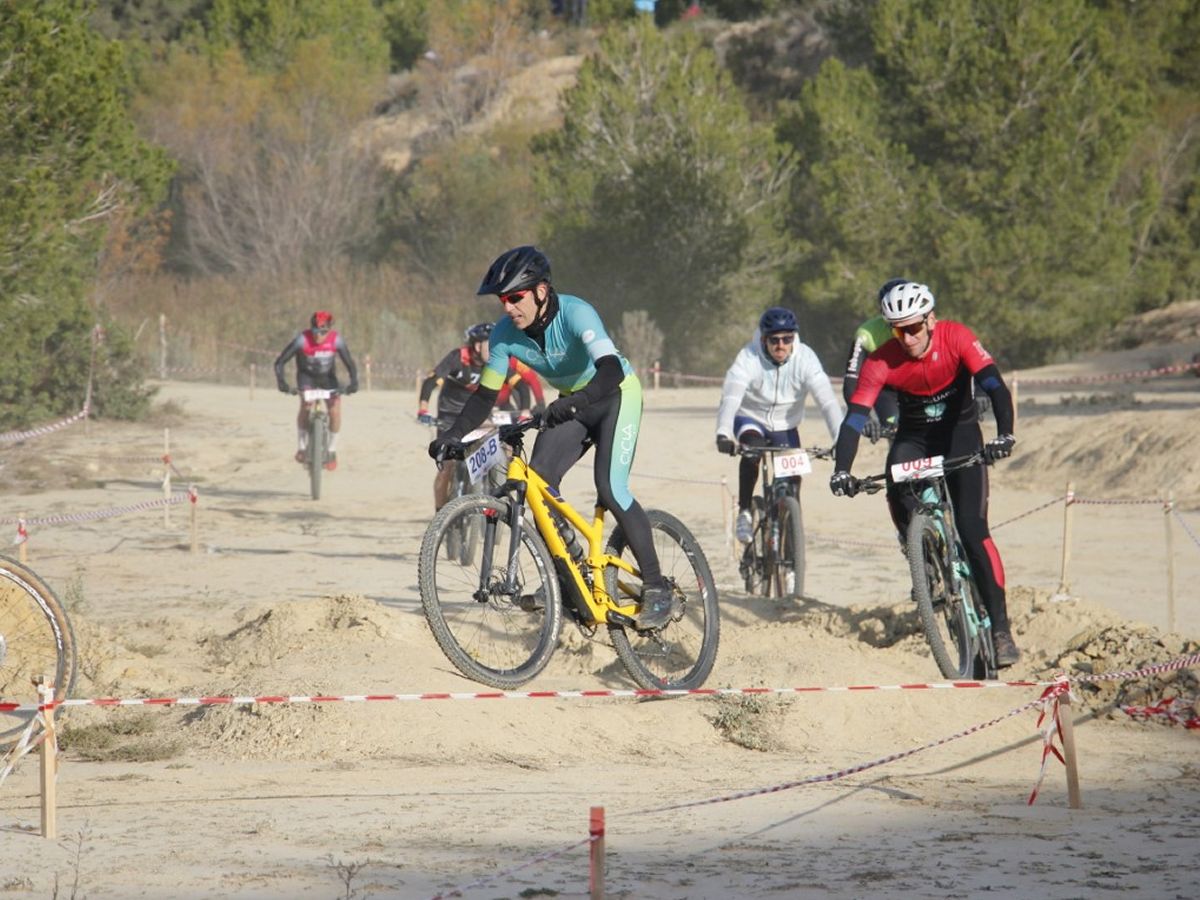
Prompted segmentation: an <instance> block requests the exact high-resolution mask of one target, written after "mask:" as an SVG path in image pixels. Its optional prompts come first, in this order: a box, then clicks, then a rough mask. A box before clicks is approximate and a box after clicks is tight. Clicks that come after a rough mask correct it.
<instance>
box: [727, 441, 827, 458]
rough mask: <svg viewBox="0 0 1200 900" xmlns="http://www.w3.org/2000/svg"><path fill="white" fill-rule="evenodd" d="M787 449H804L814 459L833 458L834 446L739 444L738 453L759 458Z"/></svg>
mask: <svg viewBox="0 0 1200 900" xmlns="http://www.w3.org/2000/svg"><path fill="white" fill-rule="evenodd" d="M785 450H803V451H804V452H805V453H807V454H808V455H809V456H811V457H813V458H814V459H833V447H785V446H783V445H782V444H762V445H759V446H747V445H745V444H738V446H737V451H736V455H737V456H749V457H752V458H754V459H758V458H760V457H761V456H763V455H764V454H767V453H779V452H781V451H785Z"/></svg>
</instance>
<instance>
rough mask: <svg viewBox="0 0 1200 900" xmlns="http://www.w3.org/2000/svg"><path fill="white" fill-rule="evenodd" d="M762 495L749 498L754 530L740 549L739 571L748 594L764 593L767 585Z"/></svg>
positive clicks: (765, 528)
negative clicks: (748, 541)
mask: <svg viewBox="0 0 1200 900" xmlns="http://www.w3.org/2000/svg"><path fill="white" fill-rule="evenodd" d="M764 509H765V505H764V504H763V499H762V497H754V498H752V499H751V500H750V518H751V522H753V526H754V531H753V536H752V537H751V538H750V543H748V544H747V545H746V549H745V550H743V551H742V562H741V565H740V567H739V568H740V571H741V573H742V579H743V581H744V582H745V585H746V593H748V594H765V593H767V591H768V587H767V523H766V522H764V521H763V520H764V518H765V517H764V515H763V510H764Z"/></svg>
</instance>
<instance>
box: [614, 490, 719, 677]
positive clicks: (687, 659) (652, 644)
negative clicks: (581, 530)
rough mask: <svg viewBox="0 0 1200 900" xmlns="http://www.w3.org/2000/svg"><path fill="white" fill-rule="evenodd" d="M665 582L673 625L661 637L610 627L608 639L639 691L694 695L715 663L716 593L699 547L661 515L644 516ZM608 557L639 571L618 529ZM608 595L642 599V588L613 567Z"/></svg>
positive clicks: (675, 521) (658, 633)
mask: <svg viewBox="0 0 1200 900" xmlns="http://www.w3.org/2000/svg"><path fill="white" fill-rule="evenodd" d="M646 516H647V518H649V520H650V529H651V531H652V532H653V534H654V545H655V549H656V550H657V551H658V559H659V563H660V564H661V565H662V573H663V576H664V577H665V578H666V579H667V581H668V582H669V583H670V584H671V587H672V589H673V590H674V593H675V607H676V608H675V612H674V615H673V618H672V621H671V622H669V623H668V624H667V625H665V626H663V627H662V628H661V629H658V630H657V631H654V632H651V633H649V634H639V633H638V632H637V631H636V630H635V629H633V628H628V629H627V628H625V627H624V626H622V625H615V624H610V625H609V626H608V632H609V636H610V638H611V639H612V642H613V647H614V648H615V649H616V651H617V656H618V657H620V659H621V662H622V663H623V664H624V666H625V668H626V669H628V670H629V674H630V675H631V676H632V678H633V680H634V681H635V682H636V683H637V685H638V686H639V687H642V688H645V689H646V690H693V689H695V688H698V687H701V686H702V685H703V684H704V681H705V679H707V678H708V676H709V673H711V672H712V667H713V664H714V663H715V662H716V659H717V644H718V643H719V641H720V618H719V612H718V607H717V587H716V584H715V583H714V582H713V577H712V572H711V571H710V570H709V567H708V560H707V559H705V557H704V551H703V550H701V549H700V544H699V543H698V542H697V541H696V539H695V538H694V537H693V536H692V533H691V532H690V531H688V529H687V527H686V526H685V525H684V524H683V523H682V522H680V521H679V520H678V519H676V518H675V517H674V516H672V515H671V514H670V513H665V512H663V511H661V510H657V509H648V510H646ZM607 549H608V552H609V553H611V554H613V555H614V556H619V555H623V556H624V558H625V559H626V560H628V561H629V562H631V563H633V564H634V565H636V561H635V560H634V559H633V555H632V553H630V552H629V550H628V547H627V546H626V543H625V535H624V533H623V532H622V531H621V528H620V527H619V526H618V527H617V528H615V529H613V533H612V534H611V535H610V536H609V539H608V547H607ZM604 577H605V589H606V590H607V591H608V593H609V595H610V596H613V597H624V598H627V597H629V596H632V595H638V594H640V593H641V583H640V582H633V583H630V579H631V576H629V575H628V574H627V573H625V572H622V571H620V570H618V569H617V568H616V567H615V566H609V567H608V569H606V570H605V573H604Z"/></svg>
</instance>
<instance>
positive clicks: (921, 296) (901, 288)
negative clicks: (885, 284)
mask: <svg viewBox="0 0 1200 900" xmlns="http://www.w3.org/2000/svg"><path fill="white" fill-rule="evenodd" d="M933 305H934V301H933V292H932V291H931V290H929V288H928V287H926V286H925V285H923V284H917V283H916V282H915V281H905V282H904V283H902V284H898V285H896V286H895V287H893V288H892V289H891V290H890V291H888V292H887V293H886V294H884V295H883V297H881V298H880V300H879V311H880V312H881V313H882V314H883V317H884V318H885V319H887V320H888V321H889V322H903V321H904V320H905V319H915V318H916V317H917V316H927V315H929V314H930V313H931V312H933Z"/></svg>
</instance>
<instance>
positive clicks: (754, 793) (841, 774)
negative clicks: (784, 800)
mask: <svg viewBox="0 0 1200 900" xmlns="http://www.w3.org/2000/svg"><path fill="white" fill-rule="evenodd" d="M1047 690H1048V691H1050V690H1058V688H1056V687H1055V686H1053V685H1052V686H1051V687H1049V688H1047ZM1044 702H1045V695H1044V694H1043V696H1041V697H1038V698H1037V699H1036V700H1031V701H1029V702H1028V703H1025V704H1023V705H1021V706H1018V707H1017V708H1016V709H1012V710H1009V711H1008V712H1006V713H1004V714H1003V715H1001V716H997V717H996V718H994V719H990V720H989V721H987V722H981V723H980V724H978V725H972V726H971V727H970V728H964V729H963V730H962V731H957V732H955V733H954V734H951V735H947V736H946V737H943V738H938V739H937V740H934V741H930V742H929V743H927V744H924V745H922V746H920V747H914V748H912V749H911V750H901V751H900V752H899V753H891V754H889V755H887V756H881V757H879V758H878V759H873V760H871V761H870V762H865V763H860V764H858V765H856V766H850V767H848V768H845V769H839V770H838V771H836V772H827V773H825V774H823V775H811V776H809V777H808V778H801V779H799V780H797V781H788V782H784V783H783V784H776V785H772V786H770V787H764V788H755V789H753V790H748V791H740V792H738V793H736V794H726V795H724V796H721V797H710V798H708V799H705V800H691V801H688V802H685V803H672V804H669V805H667V806H659V807H655V808H653V809H644V810H640V811H639V812H640V813H641V814H648V813H659V812H668V811H670V810H677V809H690V808H692V807H695V806H709V805H712V804H714V803H727V802H730V801H733V800H744V799H745V798H747V797H759V796H762V795H764V794H777V793H779V792H780V791H788V790H791V789H792V788H797V787H803V786H804V785H808V784H823V783H825V782H829V781H838V780H840V779H842V778H847V777H849V776H850V775H857V774H858V773H859V772H865V771H867V770H868V769H874V768H877V767H879V766H882V765H886V764H887V763H892V762H896V761H898V760H901V759H907V758H908V757H910V756H915V755H916V754H918V753H923V752H924V751H926V750H932V749H933V748H934V747H940V746H942V745H943V744H948V743H950V742H951V741H956V740H958V739H959V738H964V737H967V736H968V735H971V734H975V733H976V732H979V731H983V730H984V729H985V728H991V727H992V726H993V725H998V724H1000V723H1001V722H1004V721H1006V720H1008V719H1011V718H1013V717H1014V716H1018V715H1020V714H1021V713H1023V712H1025V711H1026V710H1030V709H1034V708H1035V707H1037V706H1040V705H1041V704H1043V703H1044Z"/></svg>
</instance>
